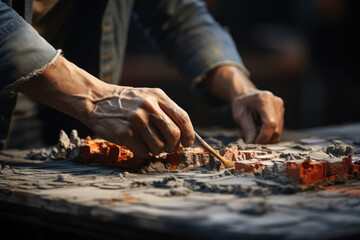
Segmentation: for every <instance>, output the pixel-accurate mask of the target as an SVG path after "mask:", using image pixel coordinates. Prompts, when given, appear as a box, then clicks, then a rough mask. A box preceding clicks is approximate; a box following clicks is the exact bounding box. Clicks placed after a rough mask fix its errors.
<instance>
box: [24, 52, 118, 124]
mask: <svg viewBox="0 0 360 240" xmlns="http://www.w3.org/2000/svg"><path fill="white" fill-rule="evenodd" d="M108 85H109V84H106V83H104V82H102V81H100V80H98V79H97V78H96V77H94V76H92V75H91V74H89V73H87V72H86V71H84V70H82V69H81V68H79V67H77V66H76V65H75V64H73V63H71V62H69V61H68V60H66V59H65V58H64V57H62V56H60V57H59V59H58V60H56V62H55V63H54V64H53V65H51V66H49V67H48V68H47V69H45V71H44V72H42V73H41V74H39V75H38V76H35V77H33V78H31V79H29V81H27V82H25V83H24V84H22V85H20V86H19V87H18V88H17V90H18V91H20V92H22V93H24V94H26V95H28V96H29V97H32V98H34V99H35V100H37V101H39V102H41V103H44V104H46V105H48V106H50V107H52V108H55V109H57V110H59V111H61V112H64V113H66V114H68V115H70V116H72V117H74V118H76V119H78V120H80V121H81V122H83V123H84V124H86V125H88V117H89V115H90V113H91V112H92V111H93V109H94V107H95V105H94V103H95V102H96V101H97V100H98V99H99V98H101V97H103V96H104V94H108V93H109V92H110V91H111V90H110V89H109V86H108Z"/></svg>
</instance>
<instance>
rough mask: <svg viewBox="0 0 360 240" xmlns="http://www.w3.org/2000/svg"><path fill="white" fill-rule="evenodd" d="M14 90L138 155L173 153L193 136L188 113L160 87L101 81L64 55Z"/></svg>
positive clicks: (192, 139)
mask: <svg viewBox="0 0 360 240" xmlns="http://www.w3.org/2000/svg"><path fill="white" fill-rule="evenodd" d="M17 90H18V91H20V92H22V93H24V94H26V95H28V96H30V97H32V98H34V99H36V100H38V101H39V102H42V103H44V104H47V105H49V106H50V107H53V108H55V109H57V110H59V111H62V112H64V113H66V114H68V115H70V116H72V117H74V118H76V119H78V120H80V121H81V122H82V123H84V124H85V125H87V126H88V127H89V128H90V129H92V130H93V131H94V132H95V133H96V134H97V135H98V136H99V137H102V138H104V139H107V140H109V141H111V142H114V143H116V144H120V145H123V146H127V147H128V148H130V149H131V150H132V151H133V152H134V154H135V156H136V157H144V156H146V155H147V154H148V153H149V152H151V153H153V154H155V155H157V154H159V153H160V152H162V151H168V152H173V151H175V150H176V149H178V147H179V144H180V142H181V143H182V145H183V146H185V147H189V146H191V145H192V144H193V141H194V136H193V135H194V130H193V128H192V124H191V122H190V119H189V117H188V115H187V114H186V112H185V111H184V110H182V109H181V108H180V107H178V106H177V105H176V104H175V103H174V102H173V101H171V100H170V99H169V98H168V97H167V96H166V95H165V93H164V92H163V91H161V90H159V89H148V88H131V87H122V86H116V85H112V84H107V83H104V82H102V81H100V80H99V79H97V78H95V77H94V76H92V75H90V74H89V73H87V72H86V71H84V70H82V69H80V68H78V67H77V66H76V65H74V64H72V63H71V62H69V61H67V60H66V59H65V58H64V57H62V56H60V57H59V59H58V60H57V61H56V62H55V63H54V64H53V65H51V66H50V67H48V68H47V69H46V70H45V71H44V72H43V73H42V74H40V75H38V76H35V77H33V78H31V79H30V80H29V81H26V82H25V83H22V84H21V85H20V86H18V88H17Z"/></svg>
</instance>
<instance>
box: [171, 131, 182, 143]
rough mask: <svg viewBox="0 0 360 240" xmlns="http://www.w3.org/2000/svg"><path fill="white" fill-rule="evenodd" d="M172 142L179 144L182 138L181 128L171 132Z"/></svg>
mask: <svg viewBox="0 0 360 240" xmlns="http://www.w3.org/2000/svg"><path fill="white" fill-rule="evenodd" d="M170 133H171V134H170V140H171V141H173V142H178V141H179V139H180V136H181V131H180V129H179V128H174V129H172V130H171V132H170Z"/></svg>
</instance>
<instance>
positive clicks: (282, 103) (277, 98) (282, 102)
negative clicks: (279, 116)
mask: <svg viewBox="0 0 360 240" xmlns="http://www.w3.org/2000/svg"><path fill="white" fill-rule="evenodd" d="M275 99H276V102H277V104H278V105H279V106H281V107H284V100H283V99H282V98H281V97H275Z"/></svg>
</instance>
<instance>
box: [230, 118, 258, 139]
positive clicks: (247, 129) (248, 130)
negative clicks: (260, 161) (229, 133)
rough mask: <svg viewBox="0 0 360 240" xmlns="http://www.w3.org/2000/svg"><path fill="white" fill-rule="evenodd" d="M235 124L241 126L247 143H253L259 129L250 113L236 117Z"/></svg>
mask: <svg viewBox="0 0 360 240" xmlns="http://www.w3.org/2000/svg"><path fill="white" fill-rule="evenodd" d="M235 122H236V123H237V124H239V125H240V127H241V129H242V132H243V134H244V138H245V142H246V143H253V142H254V141H255V138H256V134H257V128H256V125H255V122H254V119H253V117H252V115H251V113H250V112H244V113H240V114H239V115H237V116H236V117H235Z"/></svg>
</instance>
